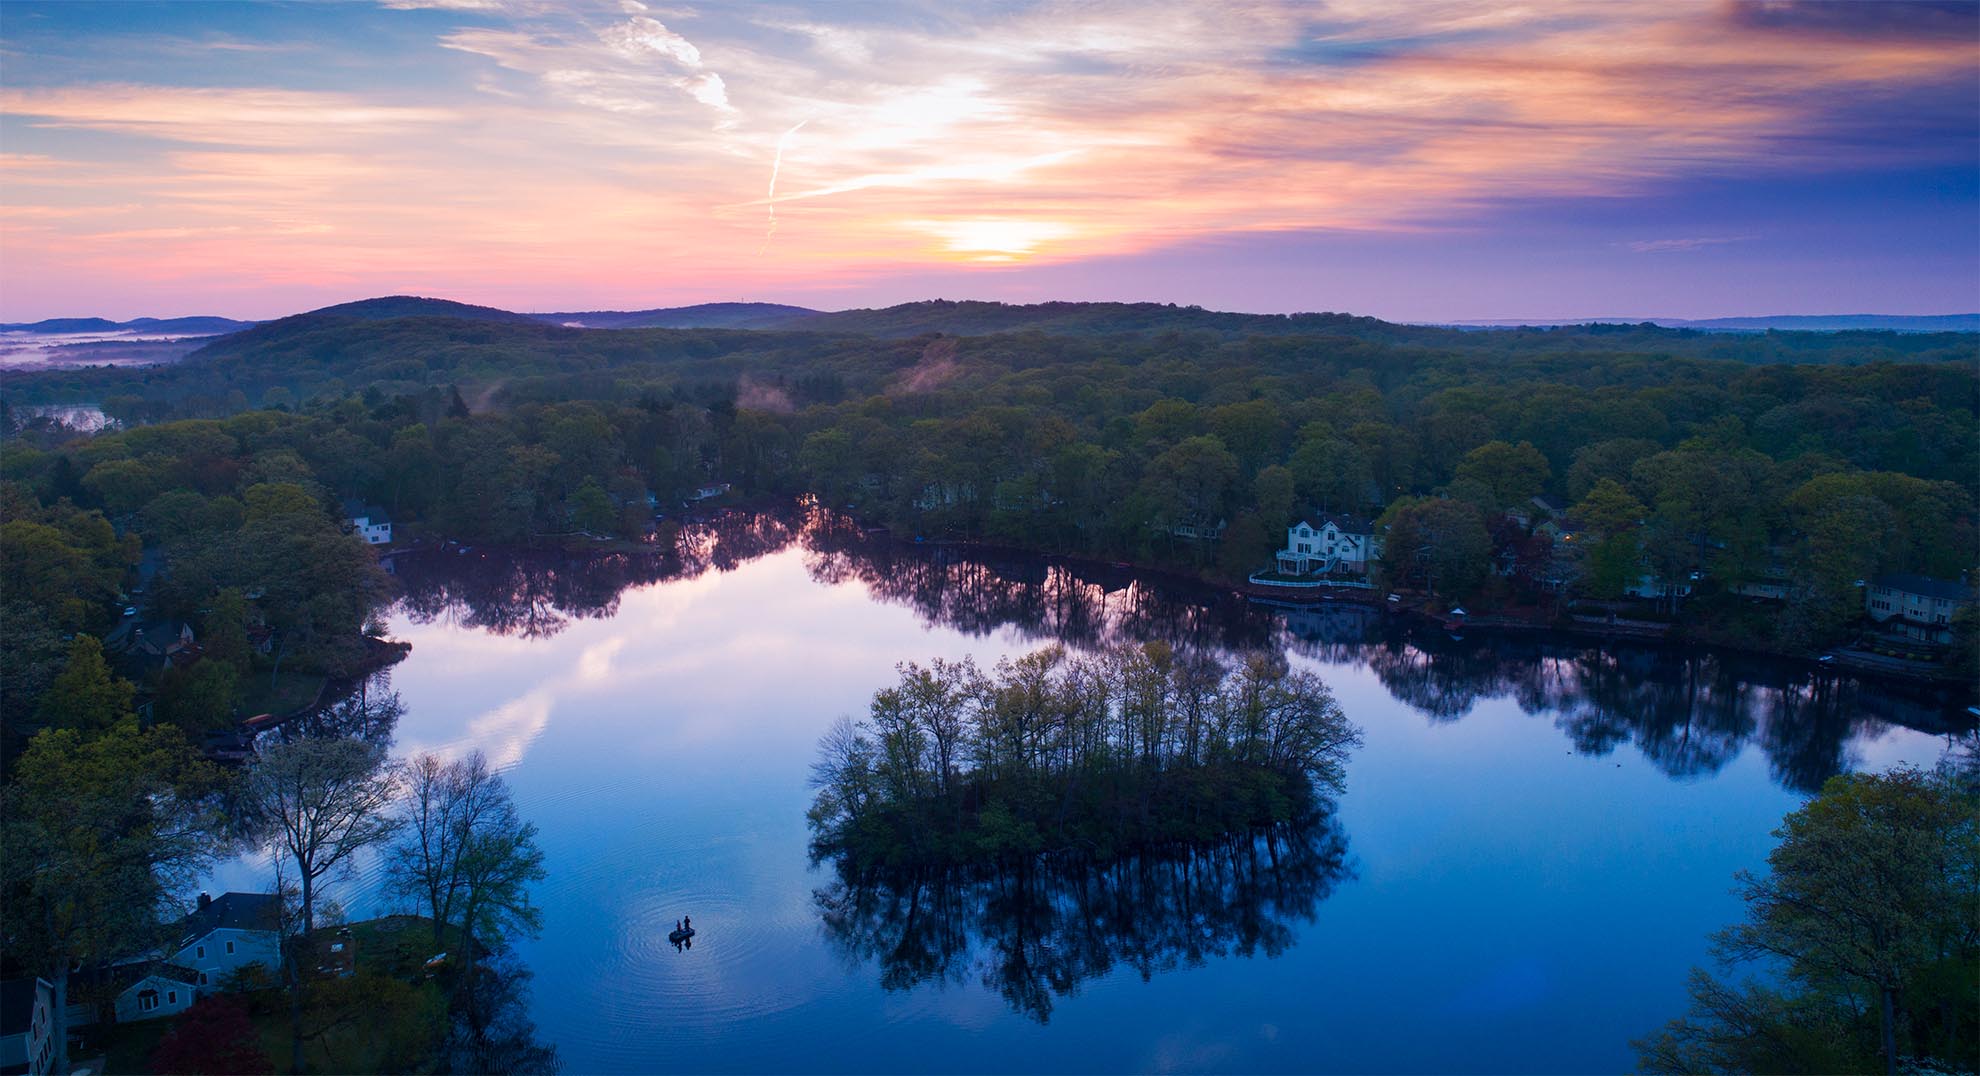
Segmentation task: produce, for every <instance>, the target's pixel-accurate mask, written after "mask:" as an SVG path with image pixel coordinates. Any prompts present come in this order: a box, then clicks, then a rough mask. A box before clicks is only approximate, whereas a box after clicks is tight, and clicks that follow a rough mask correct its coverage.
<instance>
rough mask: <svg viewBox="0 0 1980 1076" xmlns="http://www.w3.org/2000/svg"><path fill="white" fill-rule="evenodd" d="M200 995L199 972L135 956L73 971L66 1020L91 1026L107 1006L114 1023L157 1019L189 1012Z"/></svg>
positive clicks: (72, 1023)
mask: <svg viewBox="0 0 1980 1076" xmlns="http://www.w3.org/2000/svg"><path fill="white" fill-rule="evenodd" d="M198 998H199V973H198V972H195V971H194V970H192V969H191V968H185V967H180V966H178V965H176V964H170V963H167V962H165V961H163V960H155V959H143V960H134V961H130V962H128V963H123V964H117V965H113V966H111V967H105V968H96V969H93V970H90V971H84V972H77V973H74V974H72V975H70V976H69V1007H68V1013H67V1019H66V1020H65V1024H66V1026H68V1027H71V1028H77V1027H87V1026H89V1025H91V1024H94V1023H96V1022H97V1021H98V1020H99V1019H100V1018H101V1016H102V1014H103V1011H104V1010H105V1009H106V1008H107V1009H108V1010H109V1013H110V1017H111V1021H112V1022H113V1023H119V1024H128V1023H130V1022H132V1021H134V1020H155V1019H157V1018H158V1017H161V1016H175V1015H177V1014H179V1013H182V1012H185V1011H186V1010H187V1009H190V1008H192V1004H193V1002H194V1001H196V1000H198Z"/></svg>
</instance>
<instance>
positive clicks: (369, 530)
mask: <svg viewBox="0 0 1980 1076" xmlns="http://www.w3.org/2000/svg"><path fill="white" fill-rule="evenodd" d="M344 521H345V525H346V526H347V528H348V529H349V530H350V532H351V533H352V534H355V535H357V536H358V537H360V538H362V539H364V541H365V544H366V545H386V544H388V543H389V542H391V540H392V520H391V517H389V516H387V515H386V514H385V510H384V509H383V508H380V507H378V506H377V505H374V504H365V503H364V502H362V501H358V500H348V501H345V502H344Z"/></svg>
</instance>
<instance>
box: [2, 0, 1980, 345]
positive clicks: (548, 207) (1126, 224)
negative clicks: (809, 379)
mask: <svg viewBox="0 0 1980 1076" xmlns="http://www.w3.org/2000/svg"><path fill="white" fill-rule="evenodd" d="M0 49H4V51H0V221H4V229H5V230H4V233H3V234H4V254H5V257H4V258H0V319H5V320H28V319H34V318H40V317H50V316H76V315H103V316H111V317H130V316H136V315H145V314H149V315H173V314H185V313H215V314H228V315H235V316H243V317H269V316H276V315H280V314H285V313H290V312H294V311H297V310H302V309H307V308H311V307H315V306H321V305H325V304H328V303H333V302H340V301H344V300H349V299H354V298H361V297H364V296H369V295H379V294H391V293H403V292H411V293H417V294H427V295H441V296H446V297H450V298H455V299H461V300H465V301H470V302H480V303H488V304H491V305H496V306H504V307H509V308H512V309H532V310H547V309H601V308H642V307H652V306H672V305H683V304H687V303H695V302H708V301H723V300H736V299H753V300H767V301H781V302H794V303H800V304H803V305H809V306H821V307H828V308H838V307H846V306H874V305H885V304H889V303H894V302H900V301H906V300H911V299H921V298H932V297H937V296H939V297H945V298H993V299H1005V300H1011V301H1032V300H1043V299H1121V300H1143V299H1147V300H1156V301H1163V302H1177V303H1197V304H1200V305H1203V306H1208V307H1213V308H1221V309H1235V310H1257V311H1290V310H1345V311H1351V312H1354V313H1361V314H1373V315H1377V316H1381V317H1387V318H1392V319H1400V320H1440V319H1482V318H1534V319H1541V318H1568V317H1586V316H1624V317H1627V316H1634V317H1646V316H1662V317H1700V318H1702V317H1717V316H1731V315H1760V314H1824V313H1866V312H1877V313H1898V314H1929V313H1952V312H1970V311H1974V310H1980V8H1976V6H1975V5H1973V4H1967V3H1944V4H1906V3H1875V4H1860V5H1857V4H1841V3H1818V4H1799V3H1766V4H1757V5H1735V4H1708V3H1702V2H1701V3H1678V4H1672V3H1667V2H1663V0H1658V2H1645V3H1637V2H1629V0H1613V2H1605V3H1601V4H1587V3H1581V2H1562V3H1548V2H1539V3H1529V4H1521V5H1518V6H1513V5H1505V4H1488V3H1446V2H1438V0H1421V2H1414V3H1410V4H1401V5H1397V4H1386V3H1375V2H1372V0H1355V2H1346V3H1330V4H1312V3H1301V4H1270V3H1229V4H1217V5H1211V4H1202V3H1162V2H1139V3H1121V4H1111V3H1086V2H1081V3H1064V4H1021V3H995V4H984V5H980V6H977V7H975V8H971V7H968V6H965V5H959V4H955V3H948V2H943V3H934V2H929V3H919V4H918V3H911V2H910V3H885V4H881V3H873V4H866V3H861V4H853V3H829V4H813V5H804V4H778V5H756V4H721V5H715V4H710V5H705V6H697V7H676V6H668V7H665V8H662V7H661V6H659V5H658V4H655V5H652V6H648V5H646V4H642V3H639V2H637V0H615V2H610V3H594V4H589V5H573V4H565V3H555V4H553V3H547V2H539V0H454V2H445V3H423V2H419V0H407V2H393V3H384V4H359V3H345V4H332V5H295V6H291V5H267V6H260V5H253V4H225V5H204V4H197V3H175V4H140V5H135V6H123V5H117V4H57V5H49V6H37V5H33V4H27V3H8V4H6V5H5V6H4V7H0Z"/></svg>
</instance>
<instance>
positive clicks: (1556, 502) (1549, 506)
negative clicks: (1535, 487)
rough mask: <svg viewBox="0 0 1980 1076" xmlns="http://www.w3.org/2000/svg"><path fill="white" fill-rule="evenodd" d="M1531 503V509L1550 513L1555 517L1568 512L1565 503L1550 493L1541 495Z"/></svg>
mask: <svg viewBox="0 0 1980 1076" xmlns="http://www.w3.org/2000/svg"><path fill="white" fill-rule="evenodd" d="M1531 503H1532V504H1533V507H1535V508H1538V509H1540V510H1541V511H1543V512H1551V513H1553V514H1554V515H1557V516H1558V515H1561V514H1563V513H1565V512H1566V511H1567V510H1568V504H1567V502H1566V501H1564V500H1562V499H1560V498H1559V497H1556V496H1554V495H1553V494H1551V493H1542V494H1540V495H1539V496H1537V497H1535V498H1533V500H1532V502H1531Z"/></svg>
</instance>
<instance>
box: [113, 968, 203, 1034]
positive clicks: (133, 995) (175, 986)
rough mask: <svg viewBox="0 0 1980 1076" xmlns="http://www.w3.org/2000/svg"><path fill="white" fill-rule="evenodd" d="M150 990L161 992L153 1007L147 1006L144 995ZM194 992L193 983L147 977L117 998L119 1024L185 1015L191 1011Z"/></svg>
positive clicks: (154, 976) (161, 977)
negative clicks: (184, 1013)
mask: <svg viewBox="0 0 1980 1076" xmlns="http://www.w3.org/2000/svg"><path fill="white" fill-rule="evenodd" d="M149 990H155V991H157V993H158V997H157V1005H156V1006H155V1007H152V1008H146V1007H145V1005H144V994H145V992H146V991H149ZM195 993H197V991H195V990H194V989H193V986H192V984H191V983H182V982H180V981H178V980H177V979H167V978H165V977H164V976H162V975H147V976H145V977H144V978H143V979H140V980H139V981H137V982H135V983H132V984H131V985H130V986H129V987H127V988H125V990H124V992H123V993H121V994H118V995H117V1022H118V1023H120V1024H128V1023H130V1022H131V1021H133V1020H156V1019H158V1018H159V1017H161V1016H172V1015H174V1014H177V1013H182V1012H185V1011H186V1010H187V1009H190V1008H192V1003H193V995H194V994H195Z"/></svg>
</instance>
